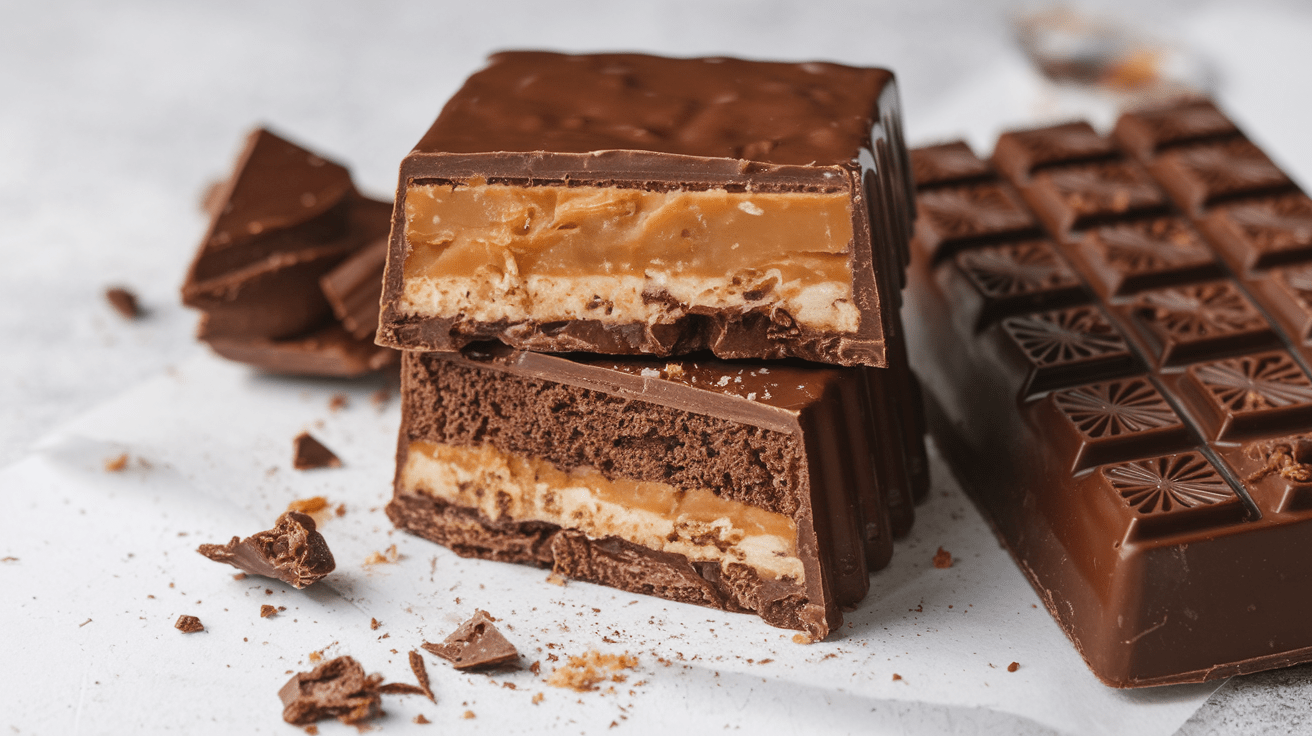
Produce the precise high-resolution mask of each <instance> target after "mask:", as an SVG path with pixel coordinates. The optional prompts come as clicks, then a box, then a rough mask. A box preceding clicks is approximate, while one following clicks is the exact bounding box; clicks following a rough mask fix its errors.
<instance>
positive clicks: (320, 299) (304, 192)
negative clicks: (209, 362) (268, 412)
mask: <svg viewBox="0 0 1312 736" xmlns="http://www.w3.org/2000/svg"><path fill="white" fill-rule="evenodd" d="M212 200H213V201H212V206H211V207H209V210H210V212H211V215H212V220H211V223H210V227H209V230H208V231H207V233H206V235H205V238H204V240H203V241H202V244H201V248H200V250H199V252H198V253H197V254H196V258H195V260H194V261H193V262H192V264H191V267H190V269H189V270H188V273H187V278H186V282H185V283H184V284H183V287H182V301H183V303H184V304H186V305H187V306H190V307H195V308H196V309H200V310H202V311H203V312H204V316H203V317H202V319H201V323H200V330H199V337H200V338H201V339H202V340H205V341H206V342H208V343H209V344H210V345H211V347H213V348H214V350H215V352H217V353H219V354H220V355H223V356H224V357H227V358H229V359H232V360H238V361H241V362H246V363H250V364H252V365H256V366H259V367H261V368H264V369H265V370H269V371H273V372H277V373H297V374H313V375H329V376H352V375H358V374H360V373H365V372H368V371H371V370H376V369H378V368H381V367H383V366H385V365H387V364H390V363H394V362H395V361H396V356H395V354H394V353H392V351H389V350H384V349H381V348H378V347H376V346H374V345H373V344H372V339H371V338H372V336H373V332H374V327H375V326H376V321H377V320H376V315H373V314H371V313H370V312H369V311H368V308H367V307H362V306H360V304H361V302H367V301H368V298H367V297H362V296H360V294H366V293H368V292H370V290H372V294H373V301H374V302H377V300H378V294H379V293H380V291H381V288H382V269H381V265H375V266H374V267H373V270H372V271H370V270H369V262H368V260H367V256H366V255H361V251H362V250H363V251H367V250H368V248H367V247H366V246H367V245H368V244H370V243H371V242H373V241H377V240H380V239H383V238H385V236H386V235H387V228H388V227H389V221H388V213H389V212H390V211H391V206H390V205H388V204H387V203H386V202H379V201H375V200H371V199H367V198H365V197H363V196H361V195H360V194H359V192H357V191H356V189H355V186H354V185H353V184H352V183H351V177H350V174H349V172H347V170H346V169H345V167H343V166H341V165H340V164H336V163H333V162H332V161H328V160H327V159H325V158H323V157H321V156H318V155H316V154H314V153H311V152H310V151H307V150H305V149H304V148H301V147H300V146H297V145H296V144H294V143H291V142H289V141H287V140H284V139H282V138H280V137H278V136H277V135H274V134H273V133H271V132H269V131H267V130H263V129H260V130H256V131H254V132H252V133H251V135H250V136H249V138H248V140H247V144H246V148H245V150H244V151H243V153H242V155H241V156H240V157H239V158H238V161H237V165H236V168H235V171H234V173H233V175H232V176H231V178H230V179H229V180H228V181H227V182H226V183H224V184H223V185H221V186H220V188H219V189H218V190H216V192H215V195H214V197H213V198H212ZM353 256H359V257H360V258H364V259H365V260H364V262H361V261H360V260H358V259H357V258H353ZM375 260H377V259H376V257H375ZM344 261H345V263H344ZM325 292H328V293H327V294H326V293H325ZM330 300H331V302H330ZM335 307H336V308H338V309H339V310H341V312H342V314H343V316H342V318H341V323H342V324H343V325H346V327H345V328H343V327H342V326H341V325H339V324H338V322H337V320H335V319H334V316H333V310H334V308H335ZM371 318H372V319H373V321H374V324H373V325H367V326H366V323H367V322H368V321H369V320H370V319H371Z"/></svg>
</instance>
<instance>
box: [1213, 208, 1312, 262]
mask: <svg viewBox="0 0 1312 736" xmlns="http://www.w3.org/2000/svg"><path fill="white" fill-rule="evenodd" d="M1201 228H1202V230H1203V232H1204V233H1205V234H1206V235H1207V236H1208V238H1210V239H1211V240H1212V241H1213V242H1214V243H1215V244H1216V245H1217V246H1218V248H1219V249H1220V251H1221V253H1222V255H1224V256H1225V258H1226V260H1228V261H1229V262H1230V264H1231V265H1232V267H1233V268H1234V269H1235V270H1236V271H1238V272H1239V273H1241V274H1249V273H1250V272H1252V271H1258V270H1262V269H1267V268H1273V267H1275V266H1280V265H1288V264H1291V263H1300V262H1303V261H1307V260H1310V259H1312V199H1309V198H1308V196H1307V195H1306V194H1303V193H1301V192H1295V193H1290V194H1284V195H1281V196H1278V197H1261V198H1256V199H1250V200H1246V201H1243V202H1235V203H1233V204H1225V205H1221V206H1219V207H1217V208H1215V209H1213V210H1212V211H1211V212H1209V213H1208V214H1207V215H1206V216H1205V217H1204V218H1203V220H1202V221H1201Z"/></svg>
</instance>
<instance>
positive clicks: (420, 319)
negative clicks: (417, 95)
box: [378, 52, 912, 366]
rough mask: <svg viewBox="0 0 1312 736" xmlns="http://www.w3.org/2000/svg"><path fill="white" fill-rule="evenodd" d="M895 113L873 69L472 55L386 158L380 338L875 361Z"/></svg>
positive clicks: (890, 301) (893, 174)
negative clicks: (471, 68) (481, 60)
mask: <svg viewBox="0 0 1312 736" xmlns="http://www.w3.org/2000/svg"><path fill="white" fill-rule="evenodd" d="M898 110H899V108H898V101H897V93H896V88H895V86H894V83H893V76H892V74H891V73H889V72H887V71H884V70H881V69H860V68H854V67H847V66H840V65H836V64H826V63H806V64H782V63H766V62H749V61H742V60H738V59H726V58H711V59H668V58H659V57H652V56H642V55H626V54H601V55H595V56H565V55H561V54H552V53H537V52H514V53H503V54H498V55H496V56H493V57H492V58H491V60H490V62H489V66H488V67H487V68H486V69H484V70H482V71H480V72H478V73H476V74H475V75H473V76H472V77H470V78H469V80H467V81H466V83H465V85H464V87H463V88H462V89H461V90H460V91H459V92H457V93H456V95H455V96H454V97H453V98H452V99H451V101H450V102H448V103H447V105H446V107H445V108H444V109H443V111H442V113H441V115H440V116H439V117H438V119H437V121H436V122H435V123H434V124H433V126H432V128H431V129H430V130H429V131H428V133H427V134H426V135H425V136H424V137H423V139H422V140H420V142H419V144H418V145H417V146H416V147H415V149H414V151H412V152H411V153H410V155H409V156H407V157H406V158H405V160H404V161H403V162H402V164H401V172H400V182H399V184H398V188H397V200H396V208H395V212H394V215H393V228H392V236H391V246H390V251H389V254H388V266H387V276H386V283H385V289H384V298H383V313H382V322H381V329H380V331H379V335H378V340H379V344H381V345H390V346H392V347H397V348H401V349H406V350H433V351H451V350H456V349H459V348H460V347H462V346H464V345H466V344H468V343H470V342H473V341H478V340H488V339H497V340H500V341H502V342H505V343H507V344H510V345H513V346H515V347H519V348H526V349H532V350H538V351H547V352H567V351H587V352H593V353H606V354H638V353H649V354H654V355H660V356H666V355H674V354H685V353H688V352H692V351H696V350H703V349H709V350H711V351H712V352H713V353H714V354H715V355H717V356H719V357H721V358H784V357H799V358H804V359H808V360H814V361H820V362H825V363H830V364H839V365H869V366H885V365H888V364H889V358H888V355H887V353H888V352H889V351H890V350H893V349H894V348H890V346H889V345H888V343H889V341H890V340H891V339H893V335H894V334H895V333H896V332H897V312H898V309H899V304H900V297H899V295H898V290H899V288H900V286H901V283H902V281H903V275H904V268H905V264H906V258H907V252H906V242H907V239H908V237H909V235H910V222H911V219H912V209H911V208H912V203H911V201H910V200H911V194H910V176H909V170H908V165H907V163H906V154H905V147H904V145H903V143H902V138H901V130H900V125H901V123H900V117H899V116H900V113H899V111H898Z"/></svg>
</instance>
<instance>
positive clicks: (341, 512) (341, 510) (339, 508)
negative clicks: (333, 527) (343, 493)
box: [334, 503, 346, 516]
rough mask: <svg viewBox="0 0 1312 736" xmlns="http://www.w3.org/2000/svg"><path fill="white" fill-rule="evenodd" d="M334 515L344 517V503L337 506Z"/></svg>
mask: <svg viewBox="0 0 1312 736" xmlns="http://www.w3.org/2000/svg"><path fill="white" fill-rule="evenodd" d="M334 513H336V514H337V515H338V516H346V504H344V503H339V504H337V511H335V512H334Z"/></svg>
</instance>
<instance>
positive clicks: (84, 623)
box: [77, 619, 91, 629]
mask: <svg viewBox="0 0 1312 736" xmlns="http://www.w3.org/2000/svg"><path fill="white" fill-rule="evenodd" d="M89 623H91V619H87V620H86V621H83V622H82V623H80V624H78V625H77V627H78V628H79V629H80V628H82V627H83V626H86V625H87V624H89Z"/></svg>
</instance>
